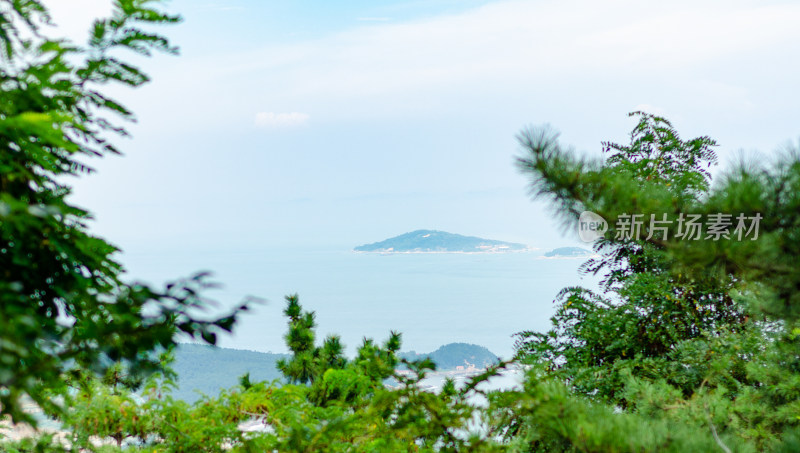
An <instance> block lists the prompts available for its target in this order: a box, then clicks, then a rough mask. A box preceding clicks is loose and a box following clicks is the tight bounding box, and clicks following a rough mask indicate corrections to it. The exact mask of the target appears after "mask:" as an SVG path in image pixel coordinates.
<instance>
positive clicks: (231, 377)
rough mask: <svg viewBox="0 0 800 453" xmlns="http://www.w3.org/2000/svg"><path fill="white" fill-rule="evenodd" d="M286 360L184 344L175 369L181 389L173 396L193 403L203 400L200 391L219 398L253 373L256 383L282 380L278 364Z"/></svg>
mask: <svg viewBox="0 0 800 453" xmlns="http://www.w3.org/2000/svg"><path fill="white" fill-rule="evenodd" d="M284 357H289V355H288V354H272V353H265V352H256V351H245V350H241V349H228V348H217V347H213V346H206V345H199V344H181V345H179V346H178V348H177V350H176V352H175V363H174V364H173V367H172V368H173V369H174V370H175V373H177V374H178V388H177V389H176V390H175V392H174V393H173V396H174V397H176V398H178V399H182V400H184V401H189V402H192V401H196V400H197V399H199V397H200V395H199V394H198V393H197V391H200V392H202V393H203V394H206V395H216V394H218V393H219V391H220V390H221V389H224V388H229V387H233V386H234V385H237V384H238V383H239V376H242V375H243V374H245V373H250V378H251V380H252V381H254V382H255V381H272V380H274V379H280V378H281V377H282V376H281V373H280V372H279V371H278V369H277V368H276V367H275V363H276V362H277V361H278V359H281V358H284Z"/></svg>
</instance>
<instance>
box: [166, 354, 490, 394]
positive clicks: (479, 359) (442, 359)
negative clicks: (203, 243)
mask: <svg viewBox="0 0 800 453" xmlns="http://www.w3.org/2000/svg"><path fill="white" fill-rule="evenodd" d="M400 356H401V357H403V358H406V359H409V360H419V359H422V358H424V357H430V358H431V360H433V361H434V362H435V363H436V367H437V369H438V370H448V369H454V368H455V367H457V366H464V367H468V366H469V365H470V364H473V365H475V367H477V368H482V367H485V366H487V365H489V364H492V363H495V362H497V361H498V358H497V356H496V355H494V354H492V353H491V352H490V351H489V350H488V349H486V348H484V347H483V346H477V345H472V344H466V343H451V344H447V345H444V346H442V347H440V348H439V349H437V350H435V351H433V352H431V353H428V354H417V353H416V352H414V351H411V352H402V353H400ZM284 357H289V356H288V355H287V354H274V353H265V352H256V351H244V350H240V349H228V348H217V347H212V346H205V345H197V344H181V345H179V346H178V348H177V351H176V353H175V363H174V364H173V369H174V370H175V372H176V373H177V374H178V388H177V389H176V390H175V392H174V393H173V396H174V397H175V398H178V399H182V400H184V401H188V402H193V401H196V400H198V399H199V398H200V394H199V393H198V391H199V392H201V393H203V394H206V395H216V394H218V393H219V391H220V390H221V389H224V388H230V387H233V386H234V385H237V384H238V383H239V377H240V376H242V375H243V374H245V373H250V378H251V380H252V381H254V382H255V381H272V380H274V379H280V378H281V377H282V376H281V373H280V372H279V371H278V369H277V368H276V366H275V364H276V362H277V361H278V359H281V358H284Z"/></svg>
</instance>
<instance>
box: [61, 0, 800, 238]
mask: <svg viewBox="0 0 800 453" xmlns="http://www.w3.org/2000/svg"><path fill="white" fill-rule="evenodd" d="M50 4H51V5H52V7H53V10H54V18H55V21H56V23H58V24H60V26H61V28H59V29H57V31H58V32H64V33H65V34H67V35H68V36H73V37H75V39H76V40H77V41H78V42H81V41H80V40H81V39H83V38H82V36H83V34H82V32H81V30H84V29H86V27H87V25H88V23H89V22H90V21H91V20H92V17H93V16H97V15H103V14H106V12H107V11H108V10H109V5H108V2H105V1H100V0H71V1H70V2H62V1H56V0H51V1H50ZM168 9H169V10H170V11H174V12H178V13H180V14H181V15H182V16H183V18H184V22H183V23H182V24H180V25H177V26H172V27H164V28H160V29H159V30H160V31H162V32H163V33H165V34H166V35H168V36H169V37H170V38H171V39H172V40H173V42H174V43H175V44H177V45H178V46H180V48H181V56H179V57H173V56H157V57H155V58H152V59H149V60H136V61H137V62H139V63H140V64H141V66H142V68H143V69H144V70H145V71H146V72H148V73H149V74H150V75H151V76H152V78H153V81H152V82H151V83H150V84H148V85H147V86H146V87H144V88H141V89H138V90H136V91H131V90H125V89H114V90H112V91H113V92H114V93H116V94H117V95H118V97H119V98H120V99H121V100H122V101H123V102H124V103H125V104H126V105H128V106H129V107H130V108H131V109H132V110H133V111H134V112H136V114H137V117H138V119H139V120H138V123H137V124H135V125H132V126H131V127H130V130H131V132H132V136H133V138H132V139H126V140H122V141H121V147H122V149H123V151H124V153H125V156H124V157H121V158H120V157H111V158H108V159H105V160H103V161H96V162H92V164H93V165H94V166H95V167H96V168H97V169H98V170H99V172H98V173H97V174H95V175H92V176H90V177H87V178H83V179H82V180H80V181H77V182H76V190H75V200H76V202H78V203H80V204H81V205H83V206H86V207H87V208H89V209H90V210H91V211H92V212H94V213H95V216H96V223H95V226H94V227H95V230H96V231H98V232H99V233H101V234H103V235H105V236H106V237H109V238H111V239H112V240H113V241H115V242H116V243H117V244H118V245H120V246H121V247H122V248H123V249H125V250H139V249H144V248H155V249H159V250H163V249H196V248H197V247H205V248H214V247H219V248H223V249H230V248H252V247H265V248H269V247H275V246H299V245H308V246H332V247H352V246H355V245H358V244H361V243H366V242H373V241H377V240H381V239H385V238H387V237H391V236H394V235H397V234H401V233H404V232H407V231H410V230H414V229H420V228H428V229H439V230H445V231H450V232H455V233H462V234H468V235H478V236H483V237H490V238H495V239H503V240H509V241H519V242H525V243H528V244H531V245H534V246H543V247H549V246H550V245H571V244H573V243H574V242H575V241H576V236H575V234H574V233H573V232H564V231H561V230H560V228H559V225H558V224H557V223H556V221H555V220H553V217H552V216H551V215H550V211H548V208H547V206H546V205H545V204H544V203H543V202H532V201H531V200H530V198H529V197H528V193H527V181H526V178H525V176H524V175H522V174H519V173H518V172H517V170H516V169H515V167H514V165H513V161H514V157H515V156H516V155H518V153H519V149H518V147H517V145H516V142H515V138H514V137H515V134H516V133H518V132H519V131H520V130H521V129H522V128H523V127H525V126H527V125H540V124H545V123H547V124H550V125H552V126H553V127H554V128H556V129H557V130H559V131H561V133H562V141H563V143H565V144H569V145H574V146H575V147H576V149H577V150H578V151H579V152H582V153H586V154H588V155H593V156H599V149H600V143H601V142H602V141H604V140H615V141H623V142H624V141H625V138H626V134H627V133H628V132H629V130H630V129H631V127H632V125H633V120H632V119H630V118H628V117H627V116H626V114H627V113H628V112H630V111H633V110H638V109H643V110H647V111H650V112H653V113H659V114H663V115H665V116H666V117H667V118H669V119H671V120H672V121H673V123H674V124H675V126H676V127H677V128H678V130H679V131H680V132H681V133H682V135H683V136H685V137H689V136H697V135H709V136H711V137H713V138H715V139H717V140H718V142H719V143H720V145H721V146H720V147H719V150H718V151H719V153H720V155H721V157H722V162H723V165H722V166H721V168H724V166H725V165H724V164H725V163H726V162H728V161H730V159H732V157H733V156H735V155H736V154H737V152H739V151H740V150H745V151H746V152H754V151H760V152H763V153H767V154H769V153H771V152H773V151H774V150H775V149H776V148H777V147H779V146H781V145H783V144H785V143H786V142H787V141H790V140H795V141H796V138H797V137H798V134H800V126H798V124H797V121H796V119H797V115H796V111H797V108H798V102H797V101H798V93H797V89H796V80H798V79H799V78H800V77H798V75H799V74H798V72H800V60H798V59H797V58H796V56H797V55H798V50H800V39H798V38H800V28H798V27H797V26H796V24H797V23H798V21H799V20H800V4H797V3H794V2H774V1H772V2H771V1H726V2H721V1H720V2H715V1H706V2H704V1H678V2H670V3H669V4H667V3H665V2H642V1H633V0H631V1H626V0H612V1H608V2H595V1H573V0H570V1H550V0H544V1H477V0H476V1H449V0H426V1H405V2H404V1H380V2H378V1H351V2H323V1H293V2H278V1H255V0H230V1H226V2H222V1H211V0H209V1H206V0H181V1H173V2H170V3H168ZM79 37H80V38H79Z"/></svg>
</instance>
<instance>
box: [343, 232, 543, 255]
mask: <svg viewBox="0 0 800 453" xmlns="http://www.w3.org/2000/svg"><path fill="white" fill-rule="evenodd" d="M353 250H355V251H356V252H374V253H502V252H524V251H528V250H531V248H530V247H528V246H527V245H525V244H517V243H514V242H503V241H495V240H492V239H483V238H479V237H474V236H462V235H460V234H453V233H447V232H445V231H436V230H416V231H412V232H410V233H405V234H401V235H400V236H395V237H393V238H390V239H386V240H384V241H380V242H375V243H372V244H365V245H360V246H358V247H356V248H354V249H353Z"/></svg>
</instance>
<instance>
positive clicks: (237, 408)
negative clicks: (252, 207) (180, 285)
mask: <svg viewBox="0 0 800 453" xmlns="http://www.w3.org/2000/svg"><path fill="white" fill-rule="evenodd" d="M286 313H287V318H288V324H289V326H288V327H289V329H288V330H289V334H287V336H286V339H287V345H289V346H290V348H291V347H292V346H293V345H294V347H297V345H298V344H300V343H294V340H296V339H297V338H298V336H302V337H303V338H313V337H314V334H315V332H314V327H313V323H311V325H309V324H304V326H306V327H304V328H307V329H308V330H309V332H298V331H297V328H298V325H297V321H298V320H303V319H305V320H308V319H313V313H310V312H305V311H303V309H302V307H301V305H300V303H299V299H298V297H297V296H296V295H294V296H288V297H287V310H286ZM292 332H294V333H292ZM300 334H302V335H300ZM302 344H303V345H304V347H303V348H298V349H296V350H294V349H293V350H292V352H293V354H292V357H291V359H289V360H288V361H287V362H286V363H285V364H286V367H285V370H286V373H287V374H286V376H285V377H286V378H287V380H290V381H295V383H288V384H283V385H280V384H279V383H278V382H272V383H267V382H254V381H253V380H251V378H250V376H249V375H245V376H242V378H241V380H240V385H239V386H236V387H233V388H231V389H229V390H225V391H222V392H220V393H219V394H218V395H215V396H205V397H203V398H202V399H201V400H199V401H197V402H195V403H194V404H188V403H186V402H183V401H180V400H176V399H174V398H173V397H172V395H171V394H170V389H172V388H174V381H173V380H172V378H173V376H169V375H167V376H165V377H158V376H155V375H154V376H151V377H150V378H149V379H148V380H147V382H146V383H145V385H144V387H143V390H142V391H141V392H139V393H138V394H134V393H133V392H132V391H131V390H130V388H129V387H128V386H124V385H116V383H117V381H119V380H122V379H124V378H125V376H124V370H121V369H115V370H110V371H109V373H108V374H107V375H105V376H104V377H97V376H93V375H84V376H81V377H80V379H75V380H73V381H72V382H71V383H72V384H73V385H74V386H75V388H76V391H75V392H72V393H71V394H70V395H69V396H68V398H69V404H67V407H68V410H67V411H66V412H64V413H61V414H59V417H60V420H61V421H62V423H63V426H64V428H65V429H66V430H67V432H68V433H69V434H68V436H67V438H66V439H65V441H66V442H61V446H60V445H59V441H57V440H47V439H46V438H45V439H44V441H43V442H44V443H43V445H45V446H46V447H42V448H46V450H42V451H63V450H64V448H63V444H64V443H67V444H68V445H70V446H72V447H76V448H85V449H98V448H99V449H100V451H107V452H119V451H143V452H159V451H170V452H221V451H228V450H230V451H239V452H263V451H281V452H283V451H286V452H295V451H296V452H317V451H325V452H357V451H374V452H404V451H405V452H433V451H476V452H491V451H501V450H502V449H503V446H502V445H500V444H499V443H497V442H496V441H495V440H494V439H493V438H492V437H489V436H487V434H488V431H486V430H485V429H480V426H479V425H477V424H476V422H478V421H479V417H478V413H479V405H478V404H477V403H476V402H475V401H474V399H475V397H476V396H478V395H484V394H485V392H483V391H481V390H480V389H479V388H478V386H479V385H480V384H481V383H483V382H485V381H486V380H487V379H488V378H489V377H490V376H493V375H494V374H496V373H497V371H498V370H499V369H500V368H501V367H502V366H504V365H505V364H499V365H497V366H496V367H494V368H492V369H490V370H488V371H487V372H485V373H484V374H482V375H479V376H476V377H474V378H473V379H471V380H469V381H468V382H466V383H465V384H464V385H463V386H461V387H457V386H456V385H455V382H454V381H452V380H448V381H447V382H446V383H445V384H444V386H443V388H442V390H441V391H440V392H438V393H435V392H431V391H427V390H424V389H423V388H422V387H421V385H420V381H421V380H422V379H423V378H424V377H425V376H426V374H427V373H428V372H429V371H430V370H431V369H433V368H434V365H433V363H432V362H431V361H430V360H422V361H418V362H409V361H405V360H403V359H398V358H397V356H396V352H397V351H398V350H399V348H400V336H399V335H398V334H392V335H390V338H389V339H388V340H387V341H386V342H385V343H384V344H383V345H377V344H375V342H373V341H371V340H369V339H365V340H364V343H363V344H362V346H361V347H360V348H359V351H358V353H357V355H356V357H355V358H354V359H352V360H346V359H345V358H344V357H343V356H342V354H341V350H340V348H341V345H340V344H339V346H338V347H337V348H334V350H328V351H325V347H324V345H323V346H320V347H315V346H314V344H313V343H308V342H304V343H302ZM327 344H332V343H330V342H327ZM312 350H313V351H316V352H317V354H312V357H314V358H315V359H316V360H311V363H312V365H313V366H311V367H310V368H309V369H310V370H312V371H311V372H309V373H306V372H305V371H303V373H304V375H307V376H308V380H307V381H306V382H305V383H299V382H296V381H297V378H296V376H297V374H295V373H296V372H297V370H298V368H296V367H295V365H293V363H296V362H297V361H298V360H303V363H304V364H305V363H308V362H309V361H308V360H306V359H303V358H302V357H301V356H302V355H303V354H306V353H308V351H312ZM326 354H327V355H326ZM331 358H333V359H334V360H330V359H331ZM162 359H163V360H169V357H163V358H162ZM401 362H402V363H404V364H405V366H406V367H407V368H408V370H409V371H408V373H405V374H398V373H395V370H394V366H396V365H398V364H399V363H401ZM389 377H392V378H393V379H394V381H395V382H396V383H397V384H398V385H397V386H396V387H395V388H390V387H387V386H386V385H385V382H384V381H385V380H386V378H389ZM248 424H250V425H256V426H260V427H261V429H259V430H255V431H247V430H245V429H243V428H244V427H245V426H247V425H248ZM484 426H485V425H484ZM6 447H7V448H8V449H11V448H15V449H17V450H19V451H26V452H27V451H35V450H34V446H33V444H32V443H31V442H30V441H25V442H21V443H17V444H7V445H6Z"/></svg>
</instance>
